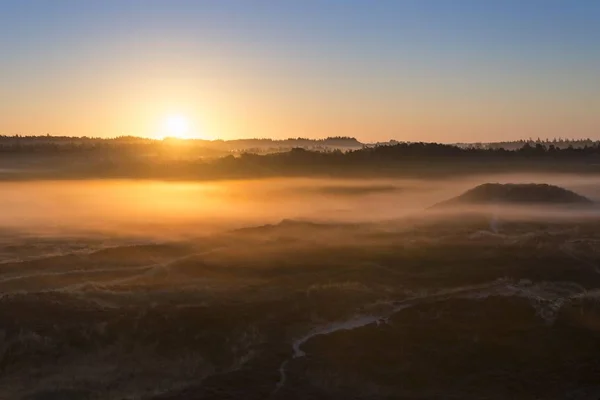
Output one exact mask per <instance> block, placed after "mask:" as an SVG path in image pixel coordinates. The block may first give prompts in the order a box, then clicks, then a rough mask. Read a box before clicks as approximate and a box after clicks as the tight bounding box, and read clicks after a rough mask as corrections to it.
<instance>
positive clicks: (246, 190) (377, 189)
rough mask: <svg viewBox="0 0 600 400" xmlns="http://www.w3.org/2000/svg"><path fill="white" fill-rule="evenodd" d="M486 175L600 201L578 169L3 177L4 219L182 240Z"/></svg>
mask: <svg viewBox="0 0 600 400" xmlns="http://www.w3.org/2000/svg"><path fill="white" fill-rule="evenodd" d="M486 182H497V183H549V184H554V185H558V186H561V187H564V188H567V189H570V190H573V191H575V192H577V193H579V194H581V195H583V196H587V197H589V198H591V199H592V200H597V199H599V198H600V185H599V184H600V177H596V176H590V177H581V176H573V175H539V174H538V175H533V174H510V175H487V176H484V175H481V176H471V177H467V178H461V179H455V180H448V179H445V180H411V179H353V180H350V179H308V178H285V179H283V178H282V179H263V180H239V181H210V182H203V181H194V182H169V181H148V180H94V181H80V180H74V181H23V182H2V183H0V186H1V190H2V194H3V195H2V196H1V197H0V208H1V209H2V210H3V212H2V214H1V215H0V224H2V226H3V227H5V228H12V229H20V230H23V231H25V232H34V231H35V232H36V233H40V232H48V233H53V234H56V233H63V234H76V233H83V232H87V233H107V234H108V233H110V234H111V235H115V234H121V235H133V236H138V237H148V238H167V239H168V238H173V239H177V238H179V237H181V236H182V235H183V236H189V235H197V234H205V233H212V232H215V231H219V230H227V229H232V228H239V227H245V226H253V225H261V224H268V223H277V222H279V221H281V220H282V219H303V220H311V221H327V222H364V221H382V220H390V219H397V218H402V217H405V216H418V215H420V214H422V211H423V210H424V209H426V208H428V207H430V206H432V205H434V204H436V203H437V202H440V201H443V200H446V199H448V198H451V197H453V196H457V195H459V194H461V193H462V192H464V191H465V190H468V189H470V188H472V187H474V186H476V185H479V184H482V183H486ZM463 211H464V210H463ZM537 211H538V213H539V212H540V209H537ZM519 212H522V213H529V212H533V211H532V210H520V211H519Z"/></svg>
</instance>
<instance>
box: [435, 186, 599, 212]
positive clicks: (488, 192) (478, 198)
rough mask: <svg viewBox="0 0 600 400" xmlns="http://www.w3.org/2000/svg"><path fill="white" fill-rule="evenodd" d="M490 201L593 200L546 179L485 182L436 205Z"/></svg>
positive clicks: (558, 202)
mask: <svg viewBox="0 0 600 400" xmlns="http://www.w3.org/2000/svg"><path fill="white" fill-rule="evenodd" d="M487 204H514V205H518V204H521V205H526V204H544V205H557V206H558V205H577V206H590V205H592V204H594V202H593V201H592V200H590V199H588V198H587V197H584V196H581V195H579V194H577V193H575V192H572V191H570V190H567V189H564V188H561V187H558V186H553V185H548V184H545V183H544V184H536V183H528V184H515V183H508V184H500V183H485V184H483V185H479V186H477V187H474V188H473V189H470V190H468V191H466V192H465V193H463V194H461V195H460V196H457V197H454V198H452V199H450V200H446V201H443V202H441V203H438V204H436V205H434V206H433V207H434V208H439V207H448V206H459V205H487Z"/></svg>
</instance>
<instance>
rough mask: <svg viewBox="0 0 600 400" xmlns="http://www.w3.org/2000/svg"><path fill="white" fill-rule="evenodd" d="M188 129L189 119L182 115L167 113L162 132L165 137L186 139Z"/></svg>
mask: <svg viewBox="0 0 600 400" xmlns="http://www.w3.org/2000/svg"><path fill="white" fill-rule="evenodd" d="M189 131H190V124H189V121H188V119H187V118H186V117H184V116H183V115H178V114H177V115H169V116H167V117H166V118H165V119H164V121H163V134H164V136H165V137H174V138H179V139H187V138H188V137H189V136H188V135H189Z"/></svg>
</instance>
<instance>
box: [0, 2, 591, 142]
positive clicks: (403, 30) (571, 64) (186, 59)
mask: <svg viewBox="0 0 600 400" xmlns="http://www.w3.org/2000/svg"><path fill="white" fill-rule="evenodd" d="M598 21H600V2H599V1H583V0H582V1H566V0H565V1H556V0H547V1H540V0H529V1H527V0H524V1H512V0H506V1H474V0H470V1H466V0H462V1H461V0H456V1H449V0H448V1H442V0H438V1H433V0H420V1H416V0H415V1H408V0H407V1H400V0H397V1H386V0H381V1H358V0H346V1H324V0H322V1H316V0H303V1H291V0H290V1H284V0H279V1H277V0H271V1H251V0H245V1H241V0H238V1H233V0H231V1H229V0H219V1H216V0H215V1H176V0H175V1H166V0H165V1H156V0H146V1H128V0H119V1H115V0H104V1H74V0H69V1H66V0H64V1H61V0H54V1H50V0H46V1H41V0H37V1H28V0H15V1H7V0H0V54H1V55H2V63H0V85H1V87H2V91H1V93H0V133H3V134H15V133H20V134H40V133H51V134H66V135H92V136H115V135H119V134H135V135H142V136H153V135H155V134H156V132H157V131H158V130H159V129H160V128H159V127H160V121H161V118H165V115H169V114H172V113H177V114H181V115H185V116H186V118H189V120H190V121H192V123H193V126H194V130H195V133H196V135H197V136H199V137H223V138H233V137H265V136H271V137H288V136H308V137H323V136H328V135H338V134H343V135H352V136H357V137H359V138H360V139H362V140H385V139H389V138H396V139H401V140H402V139H403V140H427V141H442V142H448V141H479V140H483V141H485V140H500V139H506V138H509V139H516V138H520V137H529V136H533V137H537V136H541V137H554V136H570V137H587V136H590V137H596V138H598V139H600V117H599V115H600V46H598V40H599V39H600V24H599V23H598Z"/></svg>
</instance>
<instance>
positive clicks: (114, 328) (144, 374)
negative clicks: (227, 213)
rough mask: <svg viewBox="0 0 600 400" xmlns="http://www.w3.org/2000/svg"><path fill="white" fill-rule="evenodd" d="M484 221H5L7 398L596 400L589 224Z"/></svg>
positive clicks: (1, 376)
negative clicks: (48, 225) (125, 234)
mask: <svg viewBox="0 0 600 400" xmlns="http://www.w3.org/2000/svg"><path fill="white" fill-rule="evenodd" d="M490 218H492V217H490V216H488V215H470V216H465V215H461V216H460V217H457V216H452V217H450V216H446V217H436V218H433V217H419V218H414V219H413V218H406V219H402V220H399V221H393V222H389V223H377V224H367V223H361V224H336V225H328V224H316V223H311V222H301V221H287V220H286V221H283V222H281V223H280V224H277V225H266V226H261V227H256V228H248V229H242V230H237V231H232V232H229V233H225V234H219V235H213V236H207V237H200V238H197V239H194V240H189V241H186V242H177V243H156V244H152V243H150V244H124V245H120V246H113V247H106V248H102V247H101V241H98V242H95V241H94V240H92V239H78V240H74V239H73V238H62V239H61V238H54V239H48V238H46V239H43V240H42V239H40V238H35V237H34V238H31V237H28V238H27V237H26V238H22V239H20V240H19V241H18V242H15V239H14V238H15V236H14V233H13V232H5V233H4V235H5V239H6V240H4V239H3V241H2V243H3V245H2V259H3V260H4V262H3V263H2V264H1V265H0V291H1V293H2V296H1V297H0V398H2V399H31V400H33V399H35V400H42V399H44V400H49V399H148V400H149V399H154V400H159V399H164V400H166V399H173V400H174V399H266V398H273V399H331V398H333V399H374V398H378V399H439V398H456V399H504V398H512V399H597V398H598V396H600V302H599V301H598V294H599V293H600V292H599V291H598V288H600V251H599V249H600V247H599V246H598V243H600V229H599V228H598V226H599V225H598V223H599V222H600V219H598V218H594V217H589V216H588V217H587V218H585V219H583V218H573V219H572V220H565V219H561V220H552V221H551V220H542V219H536V220H530V221H525V220H516V219H510V218H503V217H502V216H500V217H499V216H498V215H495V216H493V218H494V219H495V225H494V229H492V228H491V227H490ZM9 239H10V240H9ZM15 243H19V244H15ZM51 249H54V255H48V254H49V253H51V251H50V250H51ZM38 253H39V254H38Z"/></svg>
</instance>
